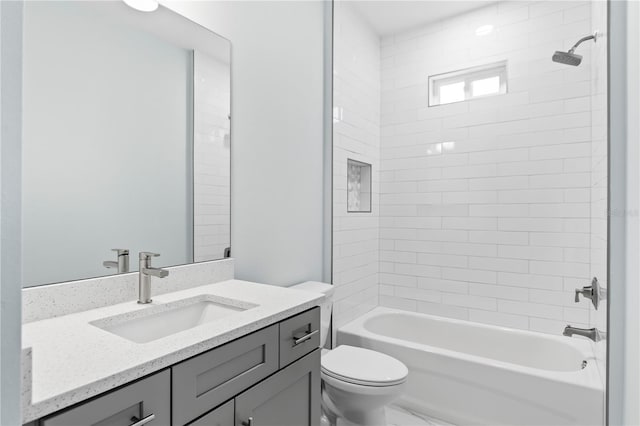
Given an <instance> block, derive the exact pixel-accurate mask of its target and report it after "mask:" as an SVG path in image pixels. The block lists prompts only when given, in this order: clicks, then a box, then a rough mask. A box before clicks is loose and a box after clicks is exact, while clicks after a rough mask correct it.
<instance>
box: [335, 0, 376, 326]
mask: <svg viewBox="0 0 640 426" xmlns="http://www.w3.org/2000/svg"><path fill="white" fill-rule="evenodd" d="M334 7H335V14H334V16H335V21H334V106H335V108H334V120H333V124H334V128H333V159H334V160H333V161H334V162H333V284H334V285H335V289H336V290H335V296H334V317H333V318H334V327H333V329H334V331H335V330H336V329H337V328H338V327H340V326H342V325H344V324H346V323H347V322H349V321H351V320H353V319H355V318H356V317H358V316H359V315H361V314H364V313H366V312H368V311H369V310H371V309H373V308H374V307H376V306H378V262H379V254H378V252H379V249H378V244H379V222H378V215H379V210H380V209H379V188H380V182H379V176H380V39H379V37H378V36H377V35H376V34H375V33H374V32H373V30H372V29H371V28H369V26H368V25H367V24H366V23H365V22H364V21H363V20H362V19H361V18H360V17H359V16H358V15H357V14H356V13H354V12H353V11H352V9H351V5H349V2H336V3H335V6H334ZM347 159H352V160H355V161H360V162H363V163H367V164H371V170H372V173H371V212H370V213H368V212H353V213H348V212H347V210H348V209H347Z"/></svg>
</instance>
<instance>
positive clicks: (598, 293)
mask: <svg viewBox="0 0 640 426" xmlns="http://www.w3.org/2000/svg"><path fill="white" fill-rule="evenodd" d="M575 291H576V298H575V302H576V303H578V302H580V295H581V294H582V296H583V297H585V298H587V299H591V303H592V304H593V307H594V308H595V309H596V311H597V310H598V306H600V302H601V301H603V300H605V299H606V298H607V290H606V289H603V288H602V287H600V283H599V282H598V278H596V277H594V278H593V280H592V281H591V285H590V286H585V287H582V288H581V289H580V288H576V290H575Z"/></svg>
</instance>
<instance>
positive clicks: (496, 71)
mask: <svg viewBox="0 0 640 426" xmlns="http://www.w3.org/2000/svg"><path fill="white" fill-rule="evenodd" d="M490 77H498V78H499V81H500V83H499V84H500V86H499V90H498V92H497V93H489V94H486V95H479V96H473V94H472V93H471V86H472V83H473V82H474V81H477V80H483V79H486V78H490ZM507 80H508V79H507V61H499V62H493V63H490V64H485V65H479V66H475V67H470V68H465V69H461V70H457V71H451V72H446V73H440V74H435V75H430V76H429V107H434V106H439V105H449V104H454V103H459V102H465V101H470V100H473V99H482V98H487V97H490V96H498V95H504V94H507V93H508V84H507V83H508V81H507ZM462 82H464V99H463V100H460V101H453V102H447V103H441V102H440V87H442V86H446V85H449V84H453V83H462Z"/></svg>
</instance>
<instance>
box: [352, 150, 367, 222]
mask: <svg viewBox="0 0 640 426" xmlns="http://www.w3.org/2000/svg"><path fill="white" fill-rule="evenodd" d="M347 212H349V213H371V164H367V163H363V162H361V161H356V160H352V159H350V158H349V159H347Z"/></svg>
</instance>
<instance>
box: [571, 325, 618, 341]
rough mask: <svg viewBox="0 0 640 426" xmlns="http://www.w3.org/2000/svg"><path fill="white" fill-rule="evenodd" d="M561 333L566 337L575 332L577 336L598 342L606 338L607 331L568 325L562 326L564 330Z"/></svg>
mask: <svg viewBox="0 0 640 426" xmlns="http://www.w3.org/2000/svg"><path fill="white" fill-rule="evenodd" d="M562 334H563V335H564V336H568V337H571V336H573V335H574V334H577V335H578V336H584V337H587V338H589V339H591V340H593V341H594V342H599V341H601V340H605V339H606V338H607V333H606V332H604V331H600V330H598V329H597V328H578V327H571V326H570V325H568V326H566V327H565V328H564V331H563V332H562Z"/></svg>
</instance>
